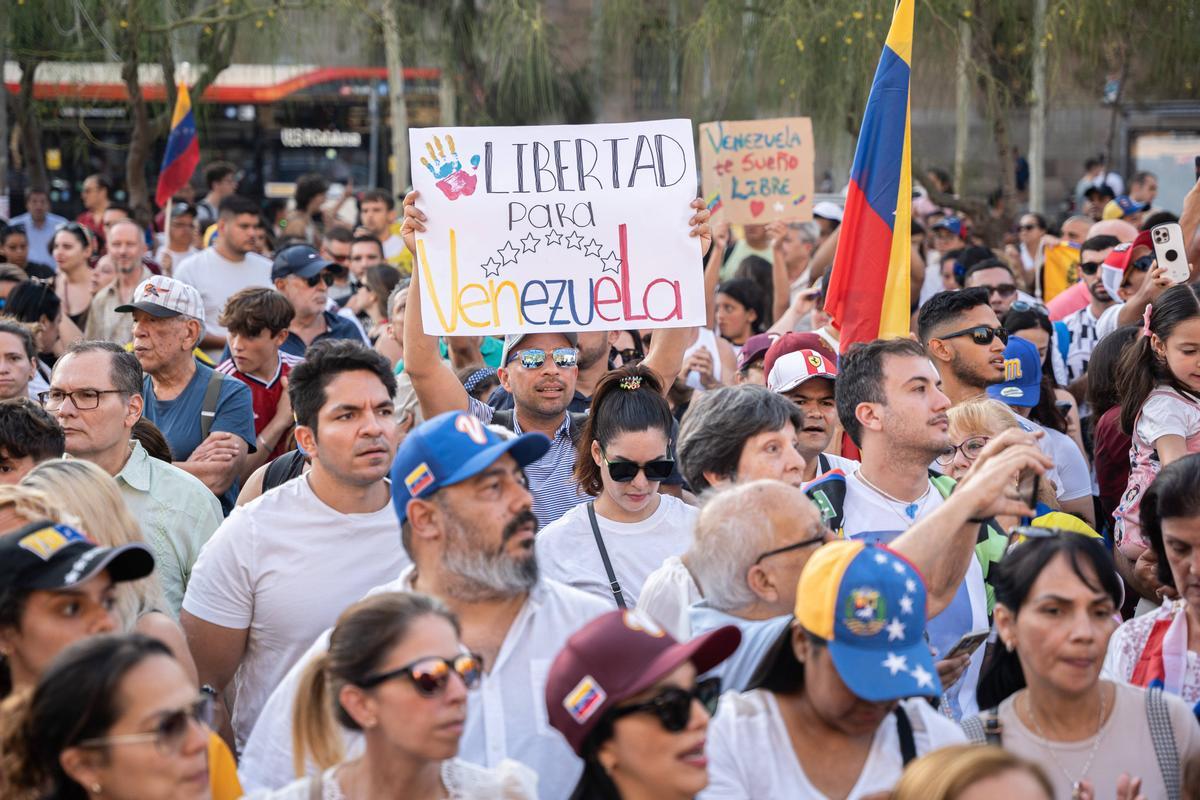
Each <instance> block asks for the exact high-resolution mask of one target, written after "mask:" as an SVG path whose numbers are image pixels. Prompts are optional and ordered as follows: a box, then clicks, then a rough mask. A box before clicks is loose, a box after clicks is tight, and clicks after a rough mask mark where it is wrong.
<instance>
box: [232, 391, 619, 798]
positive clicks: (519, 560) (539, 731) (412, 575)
mask: <svg viewBox="0 0 1200 800" xmlns="http://www.w3.org/2000/svg"><path fill="white" fill-rule="evenodd" d="M549 447H550V443H549V441H548V440H547V439H546V437H545V436H544V435H542V434H539V433H526V434H522V435H520V436H513V437H511V438H510V437H506V436H503V435H502V433H501V432H498V431H497V430H496V429H495V428H494V427H493V426H488V427H485V426H484V425H483V423H482V422H480V421H479V419H478V418H476V417H475V416H473V415H471V414H470V413H468V412H466V411H451V412H448V413H445V414H442V415H440V416H438V417H435V418H434V419H431V420H428V421H427V422H425V423H423V424H422V425H420V426H419V427H417V428H416V429H414V430H413V431H412V433H410V434H409V435H408V436H407V437H406V438H405V440H404V443H403V444H402V445H401V446H400V449H399V451H398V452H397V453H396V461H395V464H394V465H393V466H392V502H393V504H394V506H395V511H396V516H397V517H399V519H400V525H401V541H402V543H403V545H404V549H405V550H406V551H407V552H408V554H409V555H410V556H411V557H412V562H413V565H412V567H410V568H408V569H405V570H404V571H403V572H401V573H400V574H399V577H398V578H396V577H393V580H392V581H391V582H390V583H388V584H386V585H384V586H380V587H378V588H377V589H375V590H373V591H372V592H371V593H372V594H374V593H376V592H395V591H407V592H411V591H417V592H424V593H426V594H430V595H433V596H434V597H437V598H439V599H441V600H442V602H444V603H445V604H446V605H447V606H449V607H450V609H451V610H452V611H453V612H454V613H455V614H456V615H457V616H458V619H459V622H460V623H461V625H462V642H463V644H464V645H465V646H466V647H467V648H468V649H470V650H471V651H472V652H474V653H477V654H479V655H480V656H481V657H482V659H483V664H484V669H485V674H484V676H483V679H482V681H481V684H480V687H479V689H478V691H477V692H473V693H472V697H471V705H470V710H469V713H468V716H467V722H466V728H465V730H464V731H463V735H462V739H461V741H460V744H459V751H458V757H459V758H462V759H464V760H466V761H469V762H472V763H475V764H480V765H483V766H489V767H493V766H496V765H497V764H498V763H499V762H500V761H501V760H502V759H504V758H514V759H517V760H519V761H521V762H523V763H524V764H526V765H528V766H529V767H531V768H532V769H534V771H536V772H537V773H538V791H539V795H540V796H541V797H542V798H546V800H551V798H554V799H555V800H557V798H562V797H566V796H568V795H569V794H570V791H571V787H572V786H574V785H575V781H576V780H577V779H578V777H579V774H580V771H581V769H582V762H581V761H580V760H579V759H578V758H577V757H576V756H575V754H574V753H573V752H572V751H571V749H570V748H569V747H568V746H567V743H566V740H565V739H563V738H562V736H560V735H559V734H558V733H557V732H556V731H554V730H553V729H551V728H550V727H549V726H548V725H547V724H546V705H545V703H546V700H545V683H546V675H547V672H548V670H549V666H550V662H551V660H552V659H553V658H554V656H555V654H556V653H557V652H558V650H559V649H560V648H561V647H562V646H563V645H564V644H565V643H566V640H567V637H569V636H570V635H571V634H572V633H573V632H574V631H575V630H577V629H578V627H579V626H580V625H581V624H583V622H585V621H587V620H588V619H591V618H592V617H595V616H598V615H600V614H601V613H603V612H604V611H606V610H608V607H609V606H610V605H611V603H606V602H605V601H603V600H600V599H599V598H596V597H592V596H591V595H588V594H585V593H584V592H581V591H579V590H577V589H573V588H570V587H568V586H564V585H563V584H561V583H557V582H555V581H552V580H549V579H546V578H539V576H538V564H537V558H536V555H535V552H534V536H535V534H536V533H537V529H538V524H537V519H536V518H535V517H534V515H533V512H532V508H533V498H532V497H531V496H530V493H529V488H528V485H527V483H526V481H525V474H524V471H523V469H524V467H525V466H527V465H530V464H533V463H536V461H537V460H538V459H539V458H541V457H543V456H544V454H545V453H546V452H547V450H548V448H549ZM394 527H395V521H394V520H393V529H394ZM393 547H394V545H393ZM328 640H329V635H328V632H326V633H325V634H324V635H322V636H321V637H320V638H318V639H317V641H316V643H315V644H314V645H313V646H312V648H310V649H309V651H308V653H307V654H305V656H304V658H302V659H301V660H300V662H299V663H297V664H296V665H295V666H294V667H293V668H292V669H291V671H290V672H289V673H288V675H287V677H286V678H284V680H283V681H282V682H281V683H280V684H279V686H278V688H276V689H275V691H274V692H273V693H272V694H271V698H270V700H269V701H268V703H267V705H266V706H265V707H264V708H263V712H262V716H261V717H260V718H259V722H258V724H257V725H256V726H255V728H254V732H253V735H251V737H250V741H249V742H248V743H247V744H246V747H245V748H244V749H243V750H242V760H241V769H240V775H241V778H242V783H243V786H244V787H245V789H246V790H247V791H249V792H253V791H255V790H257V789H262V788H269V787H277V786H281V785H283V784H285V783H287V782H288V781H290V780H291V779H292V778H293V777H294V775H293V771H292V770H293V765H292V744H291V743H292V737H291V727H292V704H293V701H294V698H295V694H296V688H297V686H298V684H299V683H300V677H301V674H302V673H303V672H304V670H305V668H306V666H307V665H308V663H309V662H310V661H311V660H312V659H314V658H319V657H320V656H321V654H323V653H324V652H325V650H326V649H327V647H328ZM343 730H344V729H343ZM346 744H347V751H348V753H349V755H350V756H351V757H353V755H354V753H355V752H356V751H358V752H361V747H362V740H361V737H357V736H350V735H346ZM309 769H310V771H312V770H313V769H314V767H313V766H312V765H309Z"/></svg>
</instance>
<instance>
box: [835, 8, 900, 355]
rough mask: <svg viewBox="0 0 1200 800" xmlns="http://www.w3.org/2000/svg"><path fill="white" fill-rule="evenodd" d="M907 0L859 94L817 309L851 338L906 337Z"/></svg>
mask: <svg viewBox="0 0 1200 800" xmlns="http://www.w3.org/2000/svg"><path fill="white" fill-rule="evenodd" d="M913 5H914V0H898V2H897V3H896V10H895V13H894V14H893V16H892V27H891V30H890V31H889V32H888V37H887V42H886V43H885V45H884V48H883V55H882V56H880V58H879V68H878V69H876V71H875V82H874V83H873V84H872V85H871V95H870V97H868V98H867V110H866V113H865V114H864V115H863V122H862V130H861V131H860V133H859V136H858V148H857V149H856V150H855V153H854V166H853V167H851V169H850V188H849V191H848V192H847V194H846V211H845V214H844V215H843V217H842V226H841V235H840V238H839V240H838V248H837V255H836V256H835V257H834V261H833V273H832V275H831V277H830V281H829V290H828V292H827V294H826V300H825V309H826V310H827V311H828V312H829V313H830V314H831V315H832V316H833V323H834V325H835V326H836V327H837V328H838V329H839V330H840V331H841V342H840V344H841V350H842V352H845V351H846V349H847V348H848V347H849V346H850V345H851V344H854V343H855V342H864V341H869V340H871V339H876V338H880V337H891V336H907V335H908V331H909V316H910V313H909V266H910V262H911V260H912V243H911V240H912V228H911V224H912V223H911V219H912V167H911V164H910V149H909V137H910V132H909V101H908V97H909V75H910V65H911V63H912V32H913Z"/></svg>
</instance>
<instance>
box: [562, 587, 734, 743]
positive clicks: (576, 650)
mask: <svg viewBox="0 0 1200 800" xmlns="http://www.w3.org/2000/svg"><path fill="white" fill-rule="evenodd" d="M741 640H742V632H741V631H739V630H738V629H737V628H736V627H734V626H732V625H726V626H724V627H722V628H717V629H716V630H714V631H709V632H708V633H706V634H703V635H702V636H697V637H696V638H695V639H692V640H691V641H690V642H685V643H683V644H680V643H679V642H677V641H675V639H673V638H672V637H671V635H670V634H669V633H667V632H666V631H664V630H663V629H662V628H661V627H660V626H659V625H658V624H657V623H656V622H654V621H653V620H651V619H650V617H649V616H647V615H646V614H643V613H642V612H640V611H636V610H634V611H610V612H608V613H607V614H603V615H601V616H599V617H596V618H595V619H594V620H592V621H591V622H589V623H588V624H587V625H584V626H583V628H581V629H580V630H578V631H576V632H575V634H574V635H572V636H571V638H570V639H568V640H567V643H566V644H565V645H564V646H563V649H562V650H560V651H559V653H558V655H557V656H556V657H555V658H554V663H553V664H552V665H551V666H550V674H549V675H548V676H547V678H546V712H547V714H548V715H549V717H550V724H551V725H553V726H554V727H555V728H556V729H557V730H558V731H559V732H560V733H561V734H562V735H563V736H565V737H566V739H567V743H568V744H570V745H571V749H573V750H574V751H575V752H576V753H577V754H579V755H582V754H583V753H582V750H583V743H584V741H586V740H587V737H588V734H590V733H591V732H592V729H593V728H595V727H596V723H598V722H599V721H600V720H601V719H602V718H603V717H604V714H605V712H607V711H609V710H610V709H612V708H613V707H614V706H616V705H618V704H620V703H622V702H624V701H626V700H628V699H629V698H631V697H633V696H635V695H637V694H640V693H641V692H644V691H645V690H646V689H649V688H650V687H651V686H653V685H654V684H655V683H657V682H658V681H659V680H661V679H662V678H664V677H666V676H667V675H669V674H671V672H673V671H674V670H675V669H676V668H677V667H679V665H681V664H683V663H685V662H688V661H690V662H692V664H693V665H694V666H695V667H696V672H697V673H701V674H702V673H705V672H708V671H709V670H710V669H712V668H713V667H715V666H716V665H717V664H720V663H721V662H722V661H724V660H725V659H727V658H729V656H731V655H732V654H733V651H734V650H736V649H737V646H738V644H739V643H741Z"/></svg>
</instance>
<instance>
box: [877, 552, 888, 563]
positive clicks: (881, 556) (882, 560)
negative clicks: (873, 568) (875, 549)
mask: <svg viewBox="0 0 1200 800" xmlns="http://www.w3.org/2000/svg"><path fill="white" fill-rule="evenodd" d="M875 563H876V564H886V563H887V556H885V555H884V554H883V553H876V554H875Z"/></svg>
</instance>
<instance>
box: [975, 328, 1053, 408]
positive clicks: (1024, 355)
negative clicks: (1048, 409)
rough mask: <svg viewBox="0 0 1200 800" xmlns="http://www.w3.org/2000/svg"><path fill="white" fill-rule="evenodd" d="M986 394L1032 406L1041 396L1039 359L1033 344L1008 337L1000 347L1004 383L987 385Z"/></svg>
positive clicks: (1009, 401)
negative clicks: (1005, 342) (1001, 347)
mask: <svg viewBox="0 0 1200 800" xmlns="http://www.w3.org/2000/svg"><path fill="white" fill-rule="evenodd" d="M987 393H988V397H990V398H992V399H993V400H999V401H1000V402H1002V403H1007V404H1008V405H1010V406H1021V407H1023V408H1032V407H1033V406H1036V405H1037V404H1038V401H1039V400H1040V399H1041V397H1042V359H1041V358H1040V357H1039V356H1038V351H1037V345H1035V344H1034V343H1033V342H1031V341H1029V340H1028V339H1022V338H1021V337H1020V336H1012V337H1010V338H1009V340H1008V344H1007V345H1006V346H1005V347H1004V383H998V384H996V385H994V386H989V387H988V388H987Z"/></svg>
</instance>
